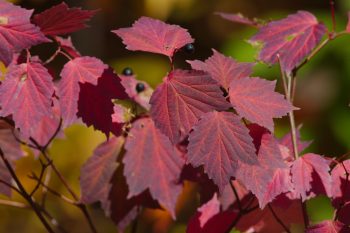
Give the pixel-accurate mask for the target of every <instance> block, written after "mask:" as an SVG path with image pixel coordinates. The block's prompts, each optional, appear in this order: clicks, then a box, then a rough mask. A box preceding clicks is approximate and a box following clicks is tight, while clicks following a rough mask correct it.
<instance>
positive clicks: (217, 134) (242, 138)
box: [187, 111, 257, 192]
mask: <svg viewBox="0 0 350 233" xmlns="http://www.w3.org/2000/svg"><path fill="white" fill-rule="evenodd" d="M189 142H190V143H189V145H188V154H187V157H188V161H187V162H188V163H191V164H192V165H194V166H195V167H197V166H200V165H204V170H205V172H206V173H207V174H208V176H209V178H210V179H213V181H214V183H215V184H216V185H217V186H218V187H219V189H220V191H221V192H222V191H223V189H224V187H225V186H226V185H227V184H228V183H229V181H230V178H231V177H233V176H235V175H236V170H237V167H238V161H241V162H242V163H247V164H257V158H256V155H255V148H254V145H253V142H252V138H251V137H250V136H249V132H248V129H247V128H246V127H245V126H244V125H243V124H242V123H241V121H240V119H239V118H238V117H237V116H236V115H235V114H233V113H229V112H216V111H214V112H209V113H207V114H205V115H204V116H203V117H202V118H201V120H200V121H199V122H198V124H197V125H195V126H194V127H193V132H192V133H191V134H190V137H189Z"/></svg>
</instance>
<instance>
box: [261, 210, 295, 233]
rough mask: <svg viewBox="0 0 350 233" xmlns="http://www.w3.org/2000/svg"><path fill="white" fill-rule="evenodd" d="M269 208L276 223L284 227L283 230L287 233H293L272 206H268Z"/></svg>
mask: <svg viewBox="0 0 350 233" xmlns="http://www.w3.org/2000/svg"><path fill="white" fill-rule="evenodd" d="M267 206H268V207H269V210H270V211H271V213H272V215H273V217H274V218H275V219H276V221H277V222H278V223H279V224H280V225H281V226H282V227H283V229H284V230H285V231H286V232H287V233H291V232H290V230H289V229H288V227H287V226H286V225H285V224H284V223H283V221H282V220H281V219H280V218H279V217H278V216H277V214H276V213H275V211H274V210H273V208H272V206H271V205H270V204H268V205H267Z"/></svg>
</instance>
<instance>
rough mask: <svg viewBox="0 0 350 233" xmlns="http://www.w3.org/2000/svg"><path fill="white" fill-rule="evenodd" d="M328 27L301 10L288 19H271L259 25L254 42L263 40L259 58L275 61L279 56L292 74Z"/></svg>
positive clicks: (284, 67) (252, 39) (285, 68)
mask: <svg viewBox="0 0 350 233" xmlns="http://www.w3.org/2000/svg"><path fill="white" fill-rule="evenodd" d="M325 32H326V27H325V26H324V25H323V24H321V23H319V22H318V21H317V19H316V17H315V16H314V15H313V14H311V13H310V12H307V11H298V12H297V13H295V14H292V15H289V16H288V17H287V18H285V19H281V20H278V21H272V22H270V23H268V24H267V25H266V26H263V27H261V28H260V30H259V32H258V33H257V34H256V35H255V36H253V37H252V38H251V39H250V41H251V42H252V43H259V42H262V43H263V48H262V49H261V51H260V54H259V59H260V60H262V61H264V62H266V63H269V64H275V63H277V62H278V56H279V57H280V59H279V60H280V62H281V66H282V69H283V70H284V71H285V72H287V73H290V72H291V71H292V70H293V69H294V68H295V67H297V66H298V65H300V64H301V63H302V62H303V60H304V59H305V57H306V56H308V55H309V54H310V53H311V51H312V50H313V49H314V48H315V47H316V45H317V44H318V43H319V42H320V41H321V39H322V36H323V35H324V34H325Z"/></svg>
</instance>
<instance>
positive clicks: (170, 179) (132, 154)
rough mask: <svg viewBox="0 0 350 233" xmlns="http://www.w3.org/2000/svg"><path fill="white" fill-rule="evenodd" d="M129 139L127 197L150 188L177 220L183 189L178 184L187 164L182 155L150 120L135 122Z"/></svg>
mask: <svg viewBox="0 0 350 233" xmlns="http://www.w3.org/2000/svg"><path fill="white" fill-rule="evenodd" d="M129 135H130V136H129V137H128V138H127V141H126V144H125V148H126V154H125V157H124V159H123V163H124V165H125V169H124V175H125V177H126V180H127V183H128V185H129V195H128V197H132V196H136V195H138V194H140V193H142V192H143V191H144V190H146V189H147V188H149V190H150V193H151V195H152V197H154V198H155V199H157V200H158V201H159V203H160V204H161V205H163V206H164V207H165V208H166V209H167V210H169V211H170V213H171V215H172V216H173V218H175V204H176V200H177V197H178V196H179V194H180V192H181V185H179V184H177V182H178V180H179V178H180V173H181V168H182V166H183V164H184V161H183V159H182V158H181V154H180V153H179V151H178V150H177V149H176V147H174V146H173V145H172V144H171V142H170V141H169V139H168V138H167V137H166V136H165V135H163V134H162V133H160V131H159V130H158V129H157V128H156V127H155V126H154V123H153V121H152V119H150V118H142V119H139V120H137V121H136V122H134V123H133V127H132V129H131V130H130V133H129ZM140 177H143V178H142V179H140Z"/></svg>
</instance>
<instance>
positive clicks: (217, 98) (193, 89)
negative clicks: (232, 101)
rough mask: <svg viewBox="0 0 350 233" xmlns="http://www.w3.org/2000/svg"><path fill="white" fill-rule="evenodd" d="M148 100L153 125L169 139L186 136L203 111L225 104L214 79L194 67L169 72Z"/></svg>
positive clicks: (179, 138)
mask: <svg viewBox="0 0 350 233" xmlns="http://www.w3.org/2000/svg"><path fill="white" fill-rule="evenodd" d="M150 104H151V106H152V107H151V116H152V118H153V119H154V121H155V124H156V126H157V127H158V128H159V129H160V130H161V131H162V132H163V133H164V134H165V135H167V136H168V137H169V138H170V140H171V141H172V142H173V143H177V142H179V141H181V140H182V139H183V138H184V137H186V135H187V134H188V132H189V131H190V130H191V128H192V126H193V125H194V124H196V123H197V121H198V119H199V118H200V117H201V116H202V115H203V114H204V113H206V112H210V111H212V110H226V109H228V108H229V104H228V103H227V102H226V100H225V98H224V97H223V93H222V91H221V90H220V88H219V86H218V84H217V82H216V81H215V80H213V79H211V78H210V76H209V75H208V74H206V73H204V72H202V71H194V70H192V71H186V70H175V71H173V72H171V73H170V74H169V75H168V76H167V77H165V78H164V81H163V83H162V84H161V85H160V86H158V87H157V89H156V90H155V92H154V93H153V95H152V97H151V100H150Z"/></svg>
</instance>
